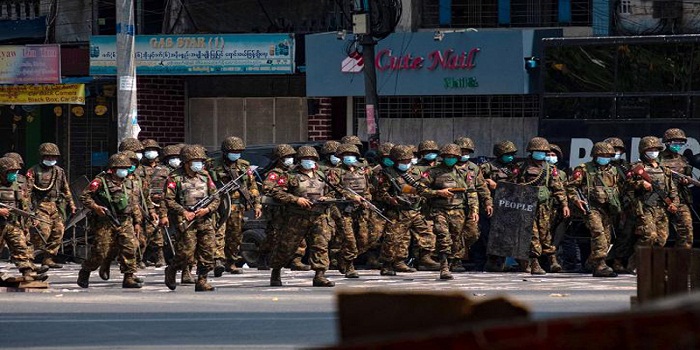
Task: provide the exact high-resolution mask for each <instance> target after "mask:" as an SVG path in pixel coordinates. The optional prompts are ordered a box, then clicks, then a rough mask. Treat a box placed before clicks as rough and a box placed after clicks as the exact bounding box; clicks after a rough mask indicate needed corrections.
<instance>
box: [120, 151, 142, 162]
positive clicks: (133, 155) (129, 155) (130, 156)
mask: <svg viewBox="0 0 700 350" xmlns="http://www.w3.org/2000/svg"><path fill="white" fill-rule="evenodd" d="M119 153H121V154H123V155H124V156H125V157H126V158H127V159H130V160H132V161H134V162H138V161H139V157H137V156H136V152H134V151H121V152H119Z"/></svg>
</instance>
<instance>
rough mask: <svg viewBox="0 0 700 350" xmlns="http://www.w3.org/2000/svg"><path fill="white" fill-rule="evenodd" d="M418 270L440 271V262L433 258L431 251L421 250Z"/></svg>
mask: <svg viewBox="0 0 700 350" xmlns="http://www.w3.org/2000/svg"><path fill="white" fill-rule="evenodd" d="M418 271H440V263H439V262H437V261H435V260H433V258H432V257H431V256H430V252H421V254H420V258H419V259H418Z"/></svg>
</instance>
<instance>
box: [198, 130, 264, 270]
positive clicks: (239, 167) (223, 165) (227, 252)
mask: <svg viewBox="0 0 700 350" xmlns="http://www.w3.org/2000/svg"><path fill="white" fill-rule="evenodd" d="M243 150H245V142H243V140H242V139H241V138H239V137H235V136H231V137H228V138H226V139H225V140H224V141H223V142H222V143H221V154H222V157H221V158H220V159H217V160H216V162H215V164H214V166H213V168H211V169H209V174H210V175H211V177H212V179H213V180H214V181H220V182H221V183H222V184H226V183H228V182H229V181H231V180H234V179H236V178H238V177H239V176H241V175H243V174H245V175H244V176H243V177H241V178H240V180H238V184H239V185H241V187H240V189H238V190H236V191H233V192H230V193H228V196H230V199H231V212H230V214H229V216H228V219H227V220H226V222H225V224H224V225H222V226H221V227H220V228H219V230H218V231H217V254H216V259H217V261H221V260H224V259H225V260H226V266H225V270H226V271H228V272H230V273H232V274H240V273H242V272H243V270H241V269H239V268H238V267H237V266H236V262H238V261H240V260H241V259H242V258H241V256H240V250H241V242H242V240H243V214H244V213H245V211H246V210H250V209H252V210H253V211H254V212H255V219H259V218H260V217H261V216H262V204H260V192H259V190H258V183H257V182H256V181H255V173H254V172H253V171H251V170H250V163H249V162H248V161H247V160H244V159H241V153H242V152H243ZM221 272H222V271H221V270H219V268H218V263H217V267H215V268H214V276H217V277H218V276H221Z"/></svg>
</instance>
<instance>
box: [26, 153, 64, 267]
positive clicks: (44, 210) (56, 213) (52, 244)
mask: <svg viewBox="0 0 700 350" xmlns="http://www.w3.org/2000/svg"><path fill="white" fill-rule="evenodd" d="M39 155H40V156H41V163H40V164H37V165H35V166H33V167H32V168H31V169H29V171H27V181H28V184H29V187H30V188H31V201H32V204H33V207H34V209H35V210H36V212H37V216H38V217H39V218H41V219H44V221H46V222H51V224H48V223H46V222H40V223H39V226H38V228H39V230H38V234H37V235H36V236H38V235H39V234H41V235H42V236H43V237H44V239H45V240H46V245H44V239H41V237H33V240H34V242H33V245H34V249H42V247H43V251H44V259H43V263H42V264H43V265H46V266H48V267H50V268H61V267H63V266H62V265H61V264H57V263H56V262H54V260H53V259H54V258H55V257H56V254H58V250H59V249H60V248H61V244H62V243H63V231H64V228H63V222H64V221H65V216H66V215H65V210H66V209H68V212H69V213H70V215H72V214H75V210H76V208H75V203H73V195H72V194H71V191H70V186H69V185H68V177H67V176H66V172H65V171H64V170H63V168H61V167H59V166H58V165H56V162H57V161H58V157H60V156H61V152H60V151H59V150H58V146H56V145H55V144H53V143H42V144H41V145H39ZM62 212H63V214H62Z"/></svg>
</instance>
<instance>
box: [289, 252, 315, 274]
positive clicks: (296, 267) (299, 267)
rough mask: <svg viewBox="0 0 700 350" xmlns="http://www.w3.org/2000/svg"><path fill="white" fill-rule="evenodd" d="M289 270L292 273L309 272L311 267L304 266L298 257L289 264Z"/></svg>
mask: <svg viewBox="0 0 700 350" xmlns="http://www.w3.org/2000/svg"><path fill="white" fill-rule="evenodd" d="M289 268H290V269H291V270H292V271H310V270H311V266H309V265H306V264H304V263H303V262H302V261H301V257H300V256H297V257H295V258H294V260H292V262H291V263H290V264H289Z"/></svg>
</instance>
